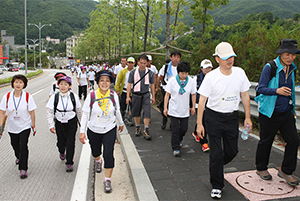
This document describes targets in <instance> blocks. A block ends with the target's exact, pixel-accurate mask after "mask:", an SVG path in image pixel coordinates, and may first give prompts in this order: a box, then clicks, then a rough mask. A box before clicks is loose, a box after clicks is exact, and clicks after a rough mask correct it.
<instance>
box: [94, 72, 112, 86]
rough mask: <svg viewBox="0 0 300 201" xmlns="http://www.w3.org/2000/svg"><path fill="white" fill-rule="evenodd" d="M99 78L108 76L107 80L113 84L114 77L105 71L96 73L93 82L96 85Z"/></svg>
mask: <svg viewBox="0 0 300 201" xmlns="http://www.w3.org/2000/svg"><path fill="white" fill-rule="evenodd" d="M101 76H108V77H109V79H110V82H111V83H113V82H114V79H115V78H114V76H113V75H112V74H111V73H110V72H109V71H107V70H102V71H99V73H97V77H96V79H95V81H96V82H97V83H98V82H99V79H100V77H101Z"/></svg>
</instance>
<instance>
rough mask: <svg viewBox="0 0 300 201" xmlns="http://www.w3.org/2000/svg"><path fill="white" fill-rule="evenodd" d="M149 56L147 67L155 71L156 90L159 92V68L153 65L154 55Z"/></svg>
mask: <svg viewBox="0 0 300 201" xmlns="http://www.w3.org/2000/svg"><path fill="white" fill-rule="evenodd" d="M147 57H148V60H149V61H148V63H147V66H146V67H147V68H148V69H149V70H151V71H152V72H153V73H154V75H155V78H154V79H155V91H156V92H157V91H158V88H159V83H158V70H157V68H156V66H154V65H152V56H151V55H147Z"/></svg>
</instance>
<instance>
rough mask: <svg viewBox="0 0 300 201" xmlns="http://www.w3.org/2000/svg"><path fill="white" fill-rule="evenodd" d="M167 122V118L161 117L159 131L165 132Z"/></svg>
mask: <svg viewBox="0 0 300 201" xmlns="http://www.w3.org/2000/svg"><path fill="white" fill-rule="evenodd" d="M167 121H168V118H167V117H163V121H162V124H161V129H163V130H165V128H166V126H167Z"/></svg>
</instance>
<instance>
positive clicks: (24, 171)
mask: <svg viewBox="0 0 300 201" xmlns="http://www.w3.org/2000/svg"><path fill="white" fill-rule="evenodd" d="M27 177H28V176H27V171H26V170H20V178H21V179H26V178H27Z"/></svg>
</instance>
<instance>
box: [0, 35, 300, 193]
mask: <svg viewBox="0 0 300 201" xmlns="http://www.w3.org/2000/svg"><path fill="white" fill-rule="evenodd" d="M299 53H300V50H299V49H298V48H297V41H295V40H293V39H283V40H281V41H280V45H279V49H278V50H277V51H276V54H277V55H278V56H277V58H276V59H274V60H273V61H270V62H268V63H267V64H266V65H265V66H264V68H263V70H262V73H261V75H260V79H259V84H258V87H257V96H256V98H255V101H256V102H257V103H258V106H259V119H258V121H259V124H260V140H259V142H258V145H257V151H256V160H255V165H256V173H257V175H258V177H260V178H261V179H263V180H271V179H272V175H271V174H270V173H269V172H268V163H269V158H270V152H271V148H272V143H273V141H274V137H275V135H276V133H277V131H278V130H279V131H280V133H281V135H282V137H283V139H284V141H285V142H286V147H285V153H284V157H283V161H282V164H281V166H280V169H279V171H278V176H279V177H282V178H284V179H285V180H286V182H287V184H288V185H291V186H297V185H298V184H299V182H298V181H297V179H296V178H295V177H294V176H293V172H294V171H295V169H296V164H297V151H298V146H299V137H298V135H297V129H296V125H295V115H296V114H295V79H296V70H297V67H296V66H295V64H294V63H293V61H294V60H295V58H296V55H297V54H299ZM213 56H214V58H215V61H216V62H217V63H218V65H219V67H217V68H215V69H213V65H212V62H211V61H210V60H208V59H204V60H202V62H201V64H200V69H201V70H200V71H199V74H198V75H196V76H195V78H193V77H191V76H190V72H191V65H190V63H189V62H188V61H181V53H180V52H179V51H177V50H174V51H172V52H171V55H170V59H169V60H166V63H165V65H163V66H162V67H161V68H160V70H159V71H158V70H157V68H156V67H155V66H154V65H152V56H151V55H145V54H142V55H140V56H139V57H138V59H137V62H136V60H135V58H133V57H129V58H126V57H123V58H121V61H120V62H121V63H120V64H119V65H117V63H118V62H115V65H114V66H112V65H110V64H109V63H105V62H104V63H103V64H102V65H91V66H83V65H80V66H76V67H71V72H72V75H74V73H75V74H76V80H77V83H78V95H77V94H75V93H74V92H73V91H72V89H71V88H72V79H71V77H69V76H67V75H66V74H65V73H63V72H58V73H56V74H55V75H54V78H55V80H56V81H55V83H53V85H52V86H51V89H50V93H49V101H48V103H47V105H46V109H47V120H48V126H49V130H50V132H51V133H53V134H55V135H56V137H57V143H56V145H57V148H58V152H59V153H58V156H59V159H60V160H63V161H64V160H65V161H66V162H65V165H66V169H65V170H66V172H72V171H73V164H74V161H73V158H74V153H75V140H76V133H77V129H78V127H80V129H79V130H80V136H79V140H80V142H81V143H82V144H85V143H86V140H87V139H88V140H89V141H88V142H89V145H90V148H91V153H92V156H93V157H94V162H95V171H96V172H97V173H100V172H102V163H104V168H105V170H104V174H105V179H104V183H103V184H104V191H105V192H106V193H109V192H111V191H112V186H111V178H112V173H113V168H114V167H115V159H114V144H115V142H116V140H117V132H122V131H123V128H124V124H125V123H126V124H127V125H129V126H135V136H136V137H139V136H142V137H143V138H145V139H146V140H148V141H150V140H151V139H152V137H153V135H152V134H151V129H150V122H151V104H154V103H155V97H156V92H158V91H159V88H160V89H161V92H162V95H163V99H162V101H161V102H160V103H159V104H158V108H159V109H160V112H161V114H162V123H161V128H162V129H166V127H167V122H168V119H169V120H170V126H169V129H170V130H171V138H170V140H171V147H170V149H171V150H172V155H173V156H174V157H181V156H182V153H181V152H180V150H181V146H182V141H183V138H184V136H185V134H186V132H187V130H188V125H189V117H190V115H194V114H195V113H196V115H197V124H196V125H195V129H194V131H193V133H192V137H193V138H194V139H195V141H196V142H200V145H201V147H200V148H201V149H202V151H203V152H207V153H209V172H210V183H211V185H212V190H211V197H212V198H218V199H220V198H221V197H222V189H223V187H224V165H226V164H228V163H229V162H231V161H232V160H233V159H234V158H235V156H236V155H237V154H238V137H239V113H238V110H239V104H240V101H241V102H242V104H243V107H244V111H245V120H244V128H246V127H248V128H249V131H248V132H249V133H250V132H251V130H252V121H251V116H250V96H249V92H248V91H249V88H250V86H251V84H250V82H249V80H248V78H247V75H246V73H245V71H244V70H243V69H242V68H240V67H236V66H234V60H235V57H237V54H236V53H235V52H234V50H233V47H232V46H231V44H230V43H228V42H221V43H219V44H218V45H217V46H216V48H215V53H214V54H213ZM27 82H28V81H27V78H26V77H25V76H23V75H15V76H14V77H13V79H12V81H11V86H12V88H13V90H12V91H10V92H8V93H7V94H5V95H4V96H3V98H2V100H1V103H0V131H1V133H0V134H1V135H2V134H3V130H4V125H6V127H7V131H8V133H9V136H10V140H11V145H12V148H13V150H14V154H15V157H16V159H15V163H16V164H17V165H18V167H19V171H20V178H21V179H25V178H27V177H28V175H27V170H28V155H29V151H28V139H29V136H30V132H31V131H32V133H33V135H35V134H36V129H35V112H34V110H35V109H36V104H35V102H34V99H33V97H32V95H30V94H29V93H28V92H26V91H24V89H25V88H26V86H27ZM95 83H96V85H97V87H95V86H94V85H95ZM88 89H89V90H90V93H88ZM113 89H114V90H113ZM81 99H83V101H84V102H83V105H82V103H81V101H80V100H81ZM141 119H142V121H143V124H144V127H143V129H142V128H141ZM117 121H118V125H117V123H116V122H117ZM1 135H0V136H1ZM149 143H150V142H149ZM102 147H103V148H102ZM101 155H102V158H103V160H102V158H101ZM170 155H171V154H170Z"/></svg>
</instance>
